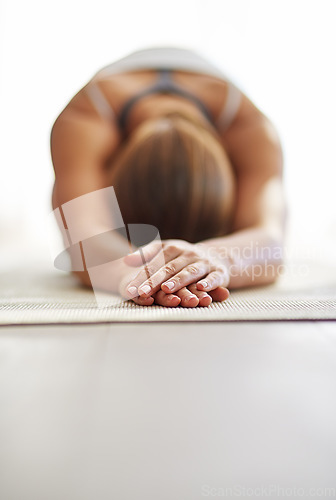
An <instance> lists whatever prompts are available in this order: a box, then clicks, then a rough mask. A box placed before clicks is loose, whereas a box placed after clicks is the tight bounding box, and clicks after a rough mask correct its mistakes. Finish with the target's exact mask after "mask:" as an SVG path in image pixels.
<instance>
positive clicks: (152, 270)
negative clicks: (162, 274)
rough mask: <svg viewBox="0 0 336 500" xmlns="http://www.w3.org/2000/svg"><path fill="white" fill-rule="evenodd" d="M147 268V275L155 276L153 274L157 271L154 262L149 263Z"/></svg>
mask: <svg viewBox="0 0 336 500" xmlns="http://www.w3.org/2000/svg"><path fill="white" fill-rule="evenodd" d="M145 270H146V274H147V276H153V274H154V273H155V272H156V269H155V267H154V266H153V265H152V264H147V265H146V268H145Z"/></svg>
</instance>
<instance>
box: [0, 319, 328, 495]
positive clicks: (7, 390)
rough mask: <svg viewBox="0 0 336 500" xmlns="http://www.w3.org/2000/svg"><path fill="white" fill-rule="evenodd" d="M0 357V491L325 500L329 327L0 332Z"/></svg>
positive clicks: (192, 326)
mask: <svg viewBox="0 0 336 500" xmlns="http://www.w3.org/2000/svg"><path fill="white" fill-rule="evenodd" d="M0 360H1V362H0V405H1V412H0V442H1V447H0V474H1V478H0V497H1V498H4V499H13V500H14V499H15V500H40V499H41V500H42V499H43V500H46V499H48V500H59V499H62V500H63V499H64V500H65V499H66V500H67V499H69V500H70V499H71V500H75V499H76V500H77V499H78V500H79V499H80V500H96V499H97V500H105V499H106V500H107V499H118V500H124V499H125V500H133V499H134V500H135V499H136V500H142V499H146V500H152V499H153V500H154V499H155V500H175V499H176V500H182V499H183V500H197V499H202V498H206V497H211V498H223V497H224V498H225V497H226V498H236V497H248V498H260V497H264V498H268V499H277V498H297V497H303V498H329V497H334V496H336V476H335V464H336V398H335V394H336V322H323V321H320V322H298V321H293V322H253V323H252V322H250V323H248V322H241V323H230V322H225V323H203V324H197V323H195V324H194V323H177V324H176V323H175V324H172V323H160V324H153V323H143V324H113V325H112V324H111V325H97V326H63V327H61V326H48V327H44V326H39V327H21V328H19V327H3V328H0ZM327 488H329V489H327Z"/></svg>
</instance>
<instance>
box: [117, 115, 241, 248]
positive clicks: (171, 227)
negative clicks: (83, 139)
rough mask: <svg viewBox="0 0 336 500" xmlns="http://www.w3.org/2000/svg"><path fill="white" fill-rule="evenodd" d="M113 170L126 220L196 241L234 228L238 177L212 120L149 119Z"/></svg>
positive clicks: (163, 234)
mask: <svg viewBox="0 0 336 500" xmlns="http://www.w3.org/2000/svg"><path fill="white" fill-rule="evenodd" d="M109 168H110V170H109V178H110V182H111V185H112V186H113V187H114V189H115V192H116V196H117V200H118V203H119V206H120V210H121V213H122V216H123V219H124V222H125V224H130V223H143V224H152V225H154V226H155V227H157V228H158V229H159V232H160V237H161V239H169V238H178V239H184V240H187V241H189V242H192V243H196V242H198V241H201V240H204V239H207V238H211V237H216V236H221V235H225V234H227V233H228V232H230V226H231V222H232V216H233V210H234V201H235V178H234V174H233V169H232V167H231V164H230V161H229V159H228V157H227V155H226V153H225V150H224V147H223V146H222V145H221V144H220V142H219V137H218V136H217V134H216V131H215V130H214V129H212V127H211V125H210V124H209V126H208V125H207V124H203V123H201V122H199V121H198V120H194V119H193V118H192V117H190V116H188V115H185V114H181V113H170V114H169V115H166V116H163V117H160V118H157V119H152V120H147V121H145V122H143V123H142V124H141V125H140V126H139V127H138V128H137V129H136V130H135V131H134V132H133V134H131V136H130V137H129V138H128V139H127V140H126V141H125V143H124V144H123V145H122V147H121V148H120V151H119V152H118V154H117V155H116V158H114V160H113V162H112V164H111V165H110V167H109Z"/></svg>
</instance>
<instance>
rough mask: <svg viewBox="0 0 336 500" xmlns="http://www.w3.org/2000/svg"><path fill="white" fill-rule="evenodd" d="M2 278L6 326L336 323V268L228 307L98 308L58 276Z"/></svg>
mask: <svg viewBox="0 0 336 500" xmlns="http://www.w3.org/2000/svg"><path fill="white" fill-rule="evenodd" d="M298 269H299V267H298ZM300 269H301V270H302V269H303V268H302V267H301V268H300ZM307 269H308V271H307ZM302 274H303V273H302ZM0 279H1V285H0V297H1V298H0V324H1V325H24V324H27V325H28V324H59V323H61V324H62V323H63V324H66V323H103V322H139V321H140V322H141V321H249V320H250V321H251V320H294V319H297V320H300V319H301V320H304V319H328V320H331V319H336V268H333V269H330V268H329V267H328V268H326V267H325V266H323V265H321V264H317V263H313V262H312V263H309V265H308V266H306V268H305V275H304V276H303V275H301V276H300V273H297V275H295V273H294V272H293V269H292V271H287V272H286V273H285V274H284V275H283V276H281V277H280V278H279V280H278V281H277V283H275V284H273V285H268V286H262V287H253V288H248V289H244V290H243V289H242V290H233V291H231V294H230V297H229V298H228V299H227V300H226V301H224V302H222V303H218V302H217V303H213V304H211V305H210V306H209V307H196V308H184V307H181V306H179V307H176V308H168V307H162V306H149V307H141V306H138V305H136V304H134V303H133V302H131V301H128V302H121V301H120V299H119V298H118V297H115V296H111V295H107V294H106V295H104V297H103V299H101V298H100V300H99V306H98V305H97V302H96V300H95V296H94V294H93V293H92V292H91V291H89V290H87V289H84V288H83V287H80V286H78V285H77V283H76V282H75V280H74V279H73V278H72V277H71V276H69V275H66V274H63V273H61V272H57V271H51V272H48V273H41V272H39V271H37V272H35V273H34V272H32V271H30V274H27V273H26V272H24V271H17V272H11V273H5V274H2V275H1V276H0Z"/></svg>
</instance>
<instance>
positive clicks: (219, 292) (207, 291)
mask: <svg viewBox="0 0 336 500" xmlns="http://www.w3.org/2000/svg"><path fill="white" fill-rule="evenodd" d="M124 261H125V263H126V264H127V265H129V266H142V268H141V270H140V271H139V272H138V273H137V275H136V276H133V277H132V279H130V280H129V282H128V284H127V285H126V284H125V285H126V286H125V288H124V287H123V288H124V290H123V292H124V293H122V294H123V295H124V296H128V297H129V298H132V299H133V300H134V302H136V303H138V304H140V305H151V304H153V303H154V302H155V303H157V304H160V305H165V306H171V307H175V306H177V305H179V304H181V305H182V306H185V307H195V306H196V305H200V306H207V305H209V304H210V303H211V302H212V300H215V301H222V300H225V299H227V298H228V296H229V291H228V290H227V288H226V286H228V284H229V273H228V270H227V267H226V266H225V265H224V264H223V263H222V262H221V261H220V260H219V259H216V258H215V257H208V256H207V255H206V254H205V252H204V251H203V250H202V248H201V246H200V245H195V244H192V243H188V242H186V241H183V240H165V241H162V242H161V241H155V242H152V243H150V244H149V245H147V246H145V247H142V248H140V249H138V250H137V251H136V252H134V253H132V254H130V255H127V256H126V257H124ZM144 262H145V265H144ZM124 283H125V282H124ZM145 287H147V288H145Z"/></svg>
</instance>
